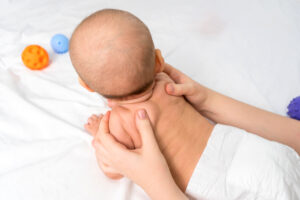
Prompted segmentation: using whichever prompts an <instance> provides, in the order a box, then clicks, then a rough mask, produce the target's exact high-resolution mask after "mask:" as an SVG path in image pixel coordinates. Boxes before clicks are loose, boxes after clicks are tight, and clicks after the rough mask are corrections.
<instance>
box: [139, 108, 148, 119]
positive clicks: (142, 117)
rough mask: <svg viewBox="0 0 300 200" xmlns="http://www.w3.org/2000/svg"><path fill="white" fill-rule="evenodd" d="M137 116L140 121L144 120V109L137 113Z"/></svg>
mask: <svg viewBox="0 0 300 200" xmlns="http://www.w3.org/2000/svg"><path fill="white" fill-rule="evenodd" d="M138 116H139V118H140V119H145V118H146V111H145V110H144V109H142V110H139V111H138Z"/></svg>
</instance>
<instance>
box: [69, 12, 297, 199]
mask: <svg viewBox="0 0 300 200" xmlns="http://www.w3.org/2000/svg"><path fill="white" fill-rule="evenodd" d="M70 57H71V61H72V64H73V65H74V67H75V69H76V71H77V73H78V75H79V77H80V81H81V84H82V85H83V86H84V87H86V88H87V89H89V90H90V91H95V92H97V93H99V94H101V95H102V96H104V97H105V98H107V99H109V100H110V102H111V105H113V106H112V111H111V116H110V124H109V128H110V132H111V134H112V135H114V136H115V138H116V139H117V140H118V141H119V142H121V143H123V144H124V145H126V146H127V147H128V148H130V149H134V148H138V147H140V146H141V145H142V144H141V140H140V137H139V134H138V132H137V130H136V127H135V123H134V114H135V112H136V110H138V109H140V108H145V109H146V110H147V113H148V114H149V117H150V119H151V122H152V125H153V128H154V130H155V134H156V138H157V141H158V144H159V147H160V149H161V151H162V153H163V155H164V156H165V158H166V160H167V163H168V165H169V167H170V170H171V173H172V175H173V177H174V180H175V181H176V183H177V184H178V186H179V187H180V188H181V190H183V191H185V190H186V189H187V192H188V193H189V194H190V195H191V196H194V197H197V198H200V197H211V198H215V199H216V195H220V194H222V195H224V196H226V197H228V198H229V199H234V198H238V197H239V196H240V197H242V196H243V197H245V198H246V197H249V198H255V197H258V196H259V197H264V198H266V199H268V198H269V199H275V197H274V196H273V194H274V193H272V192H271V193H269V192H268V191H269V190H268V188H264V187H261V186H262V185H263V186H265V187H271V189H270V191H278V190H280V188H282V187H285V186H286V185H293V184H292V183H286V182H285V181H286V180H285V179H284V178H282V177H284V175H282V174H285V175H287V174H289V172H290V171H291V169H292V166H293V165H287V166H288V167H281V166H277V164H276V162H275V165H274V163H273V161H272V160H271V159H267V158H268V156H269V157H272V156H274V157H280V159H286V163H289V158H286V157H285V155H284V154H283V153H282V152H284V151H287V150H283V151H281V152H278V150H277V149H284V147H282V146H281V145H280V144H277V143H276V144H273V143H271V142H269V141H266V140H264V139H262V138H259V137H257V136H254V135H252V134H248V133H246V132H244V131H242V130H240V129H236V128H233V127H228V126H224V125H216V126H214V125H212V124H211V123H209V122H208V120H207V119H206V118H204V117H203V116H202V115H201V114H200V113H199V112H197V111H196V110H195V109H194V108H193V107H192V106H191V105H190V104H189V103H188V102H186V100H185V99H184V98H183V97H174V96H169V95H167V94H166V92H165V85H166V84H167V83H169V82H172V80H171V79H170V78H169V77H168V76H167V75H166V74H164V73H162V71H163V68H164V66H165V65H166V64H165V63H164V59H163V57H162V55H161V53H160V51H159V50H157V49H154V45H153V41H152V38H151V34H150V32H149V30H148V28H147V27H146V26H145V24H144V23H143V22H141V21H140V20H139V19H138V18H137V17H135V16H133V15H132V14H130V13H128V12H125V11H120V10H113V9H106V10H101V11H98V12H96V13H94V14H92V15H91V16H89V17H87V18H86V19H84V20H83V21H82V22H81V23H80V24H79V25H78V27H77V28H76V29H75V31H74V33H73V35H72V38H71V40H70ZM98 125H99V120H98V118H97V117H96V116H93V117H92V118H90V123H89V125H87V126H86V128H87V130H88V131H89V132H91V133H93V132H97V129H98ZM257 145H261V146H264V148H265V151H262V152H260V155H261V156H265V157H264V158H265V159H266V160H265V162H266V163H265V164H264V165H263V166H259V167H257V166H256V164H255V163H260V160H256V157H255V156H254V157H251V158H249V163H251V165H245V166H243V165H239V163H240V162H239V161H240V160H242V159H244V160H243V162H244V161H245V158H248V156H249V155H252V154H251V153H253V150H252V149H255V148H256V147H257ZM244 147H245V148H244ZM286 148H287V147H286ZM200 157H201V159H200ZM199 159H200V160H199ZM270 163H271V165H270ZM270 166H271V168H272V170H269V169H270ZM237 169H239V170H237ZM256 170H258V172H260V173H263V174H264V175H265V176H264V177H268V176H270V177H273V178H276V180H277V184H276V185H270V183H269V182H268V180H267V179H264V177H262V176H261V175H260V176H257V174H256ZM234 172H237V173H234ZM242 172H243V173H242ZM278 174H279V175H278ZM107 175H108V176H109V177H111V178H119V176H118V175H115V174H109V173H108V174H107ZM236 175H237V176H236ZM236 178H238V179H236ZM190 180H191V181H190ZM296 180H297V179H296ZM253 185H254V186H253ZM187 186H188V188H187ZM282 194H283V195H285V193H284V192H283V193H282ZM294 195H295V196H297V195H298V194H297V193H295V194H294ZM299 195H300V194H299ZM277 197H282V196H277Z"/></svg>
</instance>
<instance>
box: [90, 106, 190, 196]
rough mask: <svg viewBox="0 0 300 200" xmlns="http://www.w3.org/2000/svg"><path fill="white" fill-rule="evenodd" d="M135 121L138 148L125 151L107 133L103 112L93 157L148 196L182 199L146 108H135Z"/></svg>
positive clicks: (121, 145) (107, 116) (125, 149)
mask: <svg viewBox="0 0 300 200" xmlns="http://www.w3.org/2000/svg"><path fill="white" fill-rule="evenodd" d="M135 121H136V127H137V129H138V131H139V133H140V135H141V139H142V147H141V148H139V149H134V150H129V149H127V148H126V147H125V146H124V145H123V144H121V143H119V142H117V141H116V139H115V138H114V136H113V135H111V134H110V131H109V126H108V123H109V112H108V113H106V115H105V116H104V117H103V119H102V120H101V122H100V127H99V130H98V132H97V134H96V136H95V140H94V141H93V145H94V147H95V150H96V156H97V158H99V160H100V159H102V160H105V161H106V163H107V164H108V165H109V166H111V167H112V168H114V169H116V170H117V171H118V172H120V173H121V174H123V175H125V176H126V177H128V178H129V179H131V180H132V181H134V182H135V183H136V184H138V185H139V186H141V187H142V188H143V189H144V190H145V191H146V192H147V193H148V195H149V196H150V197H151V198H152V199H186V197H185V196H184V194H183V193H182V192H181V191H180V190H179V188H178V187H177V186H176V184H175V182H174V180H173V178H172V176H171V173H170V171H169V168H168V165H167V162H166V160H165V158H164V157H163V155H162V153H161V152H160V149H159V147H158V144H157V142H156V139H155V135H154V133H153V130H152V126H151V122H150V120H149V118H148V115H147V113H146V111H145V110H139V111H138V112H137V114H136V117H135Z"/></svg>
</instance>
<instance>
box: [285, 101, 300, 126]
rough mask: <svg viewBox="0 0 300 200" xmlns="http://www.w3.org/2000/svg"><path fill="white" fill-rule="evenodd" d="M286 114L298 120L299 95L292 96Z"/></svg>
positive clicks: (299, 117) (299, 111) (299, 108)
mask: <svg viewBox="0 0 300 200" xmlns="http://www.w3.org/2000/svg"><path fill="white" fill-rule="evenodd" d="M287 114H288V115H289V116H290V117H291V118H294V119H297V120H300V96H299V97H296V98H294V99H293V100H292V101H291V102H290V104H289V106H288V112H287Z"/></svg>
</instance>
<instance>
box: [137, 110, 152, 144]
mask: <svg viewBox="0 0 300 200" xmlns="http://www.w3.org/2000/svg"><path fill="white" fill-rule="evenodd" d="M135 119H136V120H135V121H136V127H137V129H138V131H139V133H140V135H141V139H142V148H143V149H144V147H145V148H148V147H149V148H152V147H154V146H155V145H156V146H157V143H156V139H155V135H154V132H153V128H152V125H151V122H150V120H149V117H148V114H147V112H146V110H145V109H140V110H138V111H137V113H136V117H135Z"/></svg>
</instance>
